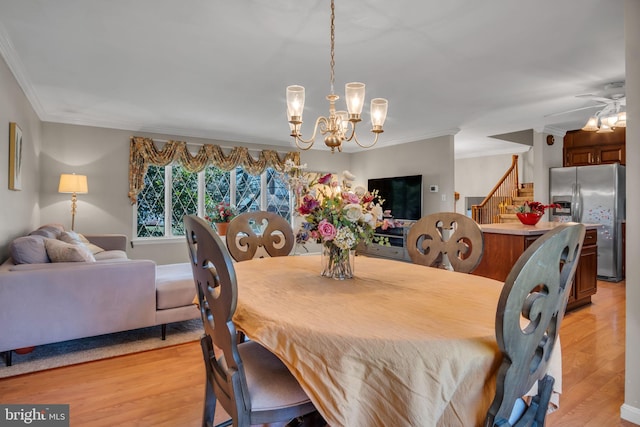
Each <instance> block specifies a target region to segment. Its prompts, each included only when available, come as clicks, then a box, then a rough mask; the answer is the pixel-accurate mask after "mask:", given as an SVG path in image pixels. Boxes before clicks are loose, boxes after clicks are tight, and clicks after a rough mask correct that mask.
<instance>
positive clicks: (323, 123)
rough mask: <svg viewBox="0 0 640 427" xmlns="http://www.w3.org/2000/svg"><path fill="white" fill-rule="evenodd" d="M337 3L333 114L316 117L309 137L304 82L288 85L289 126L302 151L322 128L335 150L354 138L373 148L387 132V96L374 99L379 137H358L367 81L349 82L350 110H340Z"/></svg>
mask: <svg viewBox="0 0 640 427" xmlns="http://www.w3.org/2000/svg"><path fill="white" fill-rule="evenodd" d="M334 21H335V6H334V0H331V31H330V33H331V61H330V66H331V78H330V81H331V92H330V94H329V95H327V100H328V101H329V116H328V117H324V116H320V117H318V118H317V119H316V123H315V126H314V128H313V134H312V135H311V137H310V138H309V139H304V138H302V133H301V130H300V128H301V126H302V112H303V110H304V100H305V99H304V87H302V86H300V85H292V86H288V87H287V116H288V119H289V128H290V130H291V136H292V137H293V139H294V141H295V143H296V146H297V147H298V148H299V149H301V150H308V149H310V148H311V147H312V146H313V143H314V142H315V139H316V135H317V132H318V130H320V133H321V134H322V135H324V143H325V145H326V146H327V147H329V148H331V152H334V151H335V150H336V149H338V151H342V143H343V142H344V141H351V140H353V141H354V142H355V143H356V144H358V145H359V146H360V147H363V148H368V147H372V146H373V145H374V144H375V143H376V142H378V136H379V135H380V134H381V133H382V132H384V131H383V130H382V126H383V125H384V121H385V119H386V118H387V108H388V102H387V100H386V99H384V98H375V99H372V100H371V126H372V129H371V132H373V133H374V135H375V138H374V140H373V142H371V143H369V144H362V143H361V142H360V141H359V140H358V136H357V134H356V124H357V123H358V122H360V121H361V120H362V118H361V115H362V108H363V106H364V101H365V84H364V83H360V82H352V83H347V84H346V85H345V90H344V93H345V103H346V105H347V111H343V110H340V111H336V101H337V100H338V99H340V97H339V96H338V95H336V94H335V93H334V91H333V85H334V82H335V70H334V66H335V60H334V53H335V43H334V41H335V23H334Z"/></svg>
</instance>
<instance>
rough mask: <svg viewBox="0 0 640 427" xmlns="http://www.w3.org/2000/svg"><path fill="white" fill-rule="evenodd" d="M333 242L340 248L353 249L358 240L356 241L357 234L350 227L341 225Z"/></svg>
mask: <svg viewBox="0 0 640 427" xmlns="http://www.w3.org/2000/svg"><path fill="white" fill-rule="evenodd" d="M333 243H334V244H335V245H336V246H337V247H339V248H340V249H351V248H353V247H354V246H355V245H356V243H358V242H357V241H356V236H355V235H354V234H353V232H352V231H351V230H349V228H348V227H340V228H338V232H337V233H336V237H334V238H333Z"/></svg>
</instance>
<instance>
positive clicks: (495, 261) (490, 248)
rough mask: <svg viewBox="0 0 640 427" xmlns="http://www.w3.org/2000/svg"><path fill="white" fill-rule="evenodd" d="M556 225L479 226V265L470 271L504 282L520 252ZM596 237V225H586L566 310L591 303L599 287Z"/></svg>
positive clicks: (514, 224)
mask: <svg viewBox="0 0 640 427" xmlns="http://www.w3.org/2000/svg"><path fill="white" fill-rule="evenodd" d="M558 224H559V223H550V222H544V223H538V224H537V225H535V226H526V225H522V224H519V223H503V224H483V225H481V226H480V227H481V228H482V232H483V234H484V251H483V255H482V260H481V261H480V264H479V265H478V267H477V268H476V269H475V271H473V273H472V274H475V275H478V276H483V277H489V278H492V279H496V280H499V281H501V282H504V281H505V280H506V279H507V276H508V275H509V272H510V271H511V268H512V267H513V265H514V264H515V263H516V261H517V260H518V258H519V257H520V255H522V253H523V252H524V251H525V250H526V249H527V248H528V247H529V246H530V245H531V244H532V243H533V242H535V241H536V240H537V239H538V238H539V237H540V236H542V235H543V234H544V233H546V232H547V231H549V230H551V229H553V227H555V226H557V225H558ZM597 239H598V233H597V228H596V226H587V230H586V235H585V238H584V242H583V245H582V252H581V254H580V260H579V261H578V266H577V270H576V275H575V278H574V283H573V286H572V289H571V291H570V294H569V301H568V303H567V310H572V309H575V308H578V307H581V306H583V305H586V304H589V303H591V296H592V295H594V294H595V293H596V292H597V290H598V279H597V270H598V246H597Z"/></svg>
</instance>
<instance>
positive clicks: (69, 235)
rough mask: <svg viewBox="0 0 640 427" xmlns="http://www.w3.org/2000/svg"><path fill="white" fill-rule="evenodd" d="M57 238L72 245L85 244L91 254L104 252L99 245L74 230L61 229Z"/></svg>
mask: <svg viewBox="0 0 640 427" xmlns="http://www.w3.org/2000/svg"><path fill="white" fill-rule="evenodd" d="M58 240H62V241H63V242H67V243H71V244H73V245H85V246H86V247H87V248H88V249H89V250H90V251H91V253H92V254H93V255H95V254H98V253H100V252H104V249H102V248H101V247H100V246H97V245H94V244H93V243H91V242H90V241H89V240H88V239H87V238H86V237H84V236H83V235H82V234H78V233H76V232H75V231H63V232H62V233H60V235H59V236H58Z"/></svg>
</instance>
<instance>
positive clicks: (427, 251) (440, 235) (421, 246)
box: [407, 212, 484, 273]
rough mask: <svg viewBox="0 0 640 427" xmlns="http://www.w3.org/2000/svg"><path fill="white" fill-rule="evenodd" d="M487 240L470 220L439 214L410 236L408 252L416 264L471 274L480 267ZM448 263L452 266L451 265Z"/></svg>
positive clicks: (428, 217)
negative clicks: (449, 268) (485, 240)
mask: <svg viewBox="0 0 640 427" xmlns="http://www.w3.org/2000/svg"><path fill="white" fill-rule="evenodd" d="M483 247H484V237H483V235H482V230H481V229H480V226H479V225H478V224H477V223H476V222H475V221H474V220H473V219H471V218H469V217H468V216H464V215H462V214H459V213H455V212H438V213H433V214H430V215H426V216H424V217H422V218H420V219H419V220H418V221H417V222H416V223H415V224H413V225H412V226H411V228H410V229H409V233H408V234H407V251H408V252H409V257H410V258H411V261H412V262H413V263H414V264H422V265H426V266H429V267H440V268H448V266H449V265H450V266H451V269H453V270H454V271H460V272H463V273H471V272H472V271H473V270H475V268H476V267H477V266H478V264H479V263H480V260H481V259H482V252H483ZM447 262H448V263H447Z"/></svg>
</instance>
